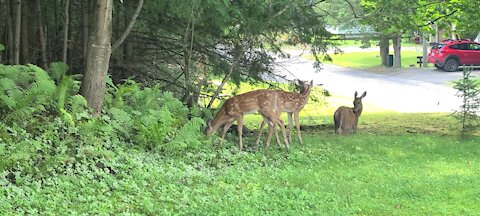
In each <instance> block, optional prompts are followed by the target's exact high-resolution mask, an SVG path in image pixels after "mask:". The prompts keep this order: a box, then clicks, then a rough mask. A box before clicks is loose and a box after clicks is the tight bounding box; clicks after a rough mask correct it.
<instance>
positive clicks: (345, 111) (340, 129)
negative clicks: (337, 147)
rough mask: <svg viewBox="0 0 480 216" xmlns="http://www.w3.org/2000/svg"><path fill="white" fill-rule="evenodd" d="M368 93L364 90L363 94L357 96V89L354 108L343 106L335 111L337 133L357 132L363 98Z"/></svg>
mask: <svg viewBox="0 0 480 216" xmlns="http://www.w3.org/2000/svg"><path fill="white" fill-rule="evenodd" d="M366 95H367V92H364V93H363V94H362V96H360V97H357V91H355V99H354V100H353V108H349V107H344V106H341V107H339V108H338V109H337V111H335V114H334V115H333V121H334V122H335V133H337V134H351V133H356V132H357V125H358V118H359V117H360V115H362V110H363V106H362V98H364V97H365V96H366Z"/></svg>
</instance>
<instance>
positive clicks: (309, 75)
mask: <svg viewBox="0 0 480 216" xmlns="http://www.w3.org/2000/svg"><path fill="white" fill-rule="evenodd" d="M276 63H277V64H276V66H275V70H276V72H277V73H278V74H281V75H285V76H286V77H287V78H288V79H294V78H299V79H303V80H310V79H313V80H314V83H315V84H323V86H324V88H325V89H327V90H329V91H330V92H332V93H333V94H337V95H342V96H347V97H352V99H353V93H354V92H355V91H358V92H359V93H361V92H363V91H368V95H367V97H365V98H364V101H365V102H368V103H372V104H375V105H377V106H379V107H382V108H385V109H389V110H394V111H398V112H452V110H454V109H457V108H458V106H459V105H460V102H461V101H460V99H459V98H458V97H456V96H455V95H456V90H455V89H453V88H452V87H451V85H450V86H448V83H450V82H451V81H455V80H458V79H460V78H461V77H462V72H461V71H459V72H443V71H440V70H437V69H432V68H428V69H424V68H405V69H396V71H394V69H392V71H390V72H385V73H382V74H377V73H370V72H366V71H361V70H355V69H350V68H344V67H339V66H335V65H329V64H324V65H323V66H322V68H323V69H322V70H321V71H320V72H318V73H317V72H315V69H314V68H313V66H312V65H313V61H311V60H307V59H305V58H302V57H299V56H298V55H296V56H293V57H291V58H289V59H278V61H277V62H276ZM473 74H474V75H475V76H477V77H479V76H480V71H478V70H476V71H474V72H473Z"/></svg>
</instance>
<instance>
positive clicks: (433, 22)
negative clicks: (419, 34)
mask: <svg viewBox="0 0 480 216" xmlns="http://www.w3.org/2000/svg"><path fill="white" fill-rule="evenodd" d="M456 12H458V10H454V11H452V12H450V13H448V14H445V15H443V16H439V17H437V18H435V19H433V20H431V21H429V22H428V23H427V24H423V25H417V27H419V28H421V27H425V26H428V25H431V24H435V22H436V21H437V20H439V19H443V18H445V17H449V16H451V15H453V14H455V13H456Z"/></svg>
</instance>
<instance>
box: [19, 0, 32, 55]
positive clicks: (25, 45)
mask: <svg viewBox="0 0 480 216" xmlns="http://www.w3.org/2000/svg"><path fill="white" fill-rule="evenodd" d="M22 7H23V8H22V18H21V19H22V21H21V22H22V30H21V35H22V36H21V38H20V40H21V41H20V45H21V50H22V51H21V55H20V56H21V57H22V58H21V61H20V63H21V64H28V63H30V54H29V52H28V47H29V43H28V22H29V18H28V14H29V13H30V11H29V10H28V4H23V5H22Z"/></svg>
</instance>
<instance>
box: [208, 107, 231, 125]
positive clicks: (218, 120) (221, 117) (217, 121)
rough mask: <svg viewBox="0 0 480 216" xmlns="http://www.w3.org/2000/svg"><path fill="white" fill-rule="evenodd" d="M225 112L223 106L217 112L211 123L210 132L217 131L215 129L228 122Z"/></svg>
mask: <svg viewBox="0 0 480 216" xmlns="http://www.w3.org/2000/svg"><path fill="white" fill-rule="evenodd" d="M228 119H229V118H228V115H227V110H226V109H225V105H223V106H222V107H221V108H220V110H219V111H218V113H217V115H216V116H215V118H214V119H213V121H212V122H211V125H210V126H211V127H212V128H211V129H212V131H217V129H218V128H219V127H220V126H221V125H222V124H224V123H225V122H226V121H227V120H228Z"/></svg>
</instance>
